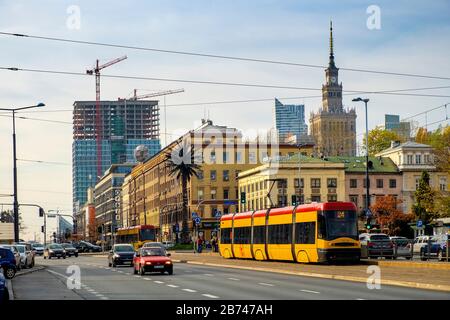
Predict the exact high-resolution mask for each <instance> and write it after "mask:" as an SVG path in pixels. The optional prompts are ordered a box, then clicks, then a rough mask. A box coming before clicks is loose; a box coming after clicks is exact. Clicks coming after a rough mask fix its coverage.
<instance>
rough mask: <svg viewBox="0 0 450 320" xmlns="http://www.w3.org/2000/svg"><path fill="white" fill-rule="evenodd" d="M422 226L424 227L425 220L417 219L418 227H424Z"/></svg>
mask: <svg viewBox="0 0 450 320" xmlns="http://www.w3.org/2000/svg"><path fill="white" fill-rule="evenodd" d="M422 227H423V221H422V220H417V228H422Z"/></svg>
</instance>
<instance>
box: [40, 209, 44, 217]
mask: <svg viewBox="0 0 450 320" xmlns="http://www.w3.org/2000/svg"><path fill="white" fill-rule="evenodd" d="M44 213H45V212H44V209H42V208H39V217H43V216H44Z"/></svg>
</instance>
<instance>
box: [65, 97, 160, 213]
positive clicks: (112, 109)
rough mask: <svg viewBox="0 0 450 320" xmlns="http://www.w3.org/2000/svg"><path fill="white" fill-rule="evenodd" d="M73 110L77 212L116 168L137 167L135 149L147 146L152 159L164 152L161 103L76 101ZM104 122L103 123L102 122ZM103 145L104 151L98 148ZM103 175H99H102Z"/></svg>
mask: <svg viewBox="0 0 450 320" xmlns="http://www.w3.org/2000/svg"><path fill="white" fill-rule="evenodd" d="M73 105H74V110H73V143H72V184H73V210H74V213H75V212H77V210H78V208H80V207H82V206H83V205H84V203H85V202H86V200H87V189H88V188H89V187H94V186H95V184H96V183H97V182H98V180H99V179H100V177H99V176H102V175H103V173H104V172H105V171H106V170H107V169H108V168H109V167H110V166H111V165H112V164H120V163H133V162H135V159H134V154H133V152H134V149H135V148H136V147H137V146H138V145H145V146H147V147H148V149H149V155H150V156H151V155H153V154H155V153H157V152H158V151H159V150H160V149H161V145H160V137H159V106H158V101H148V100H147V101H137V100H118V101H100V108H99V110H101V114H100V115H99V116H98V115H97V112H96V110H98V109H97V108H96V101H75V102H74V104H73ZM99 119H100V120H99ZM98 144H100V145H101V148H97V145H98ZM99 172H100V173H101V174H98V173H99Z"/></svg>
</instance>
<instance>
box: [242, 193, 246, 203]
mask: <svg viewBox="0 0 450 320" xmlns="http://www.w3.org/2000/svg"><path fill="white" fill-rule="evenodd" d="M245 202H246V199H245V192H241V203H242V204H245Z"/></svg>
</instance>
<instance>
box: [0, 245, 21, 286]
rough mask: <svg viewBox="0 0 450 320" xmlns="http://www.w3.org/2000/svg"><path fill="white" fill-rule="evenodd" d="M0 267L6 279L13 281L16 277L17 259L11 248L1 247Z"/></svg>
mask: <svg viewBox="0 0 450 320" xmlns="http://www.w3.org/2000/svg"><path fill="white" fill-rule="evenodd" d="M0 267H1V269H2V270H3V274H4V275H5V277H6V279H12V278H14V276H15V275H16V271H17V263H16V257H15V256H14V253H13V252H12V251H11V249H10V248H4V247H0Z"/></svg>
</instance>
